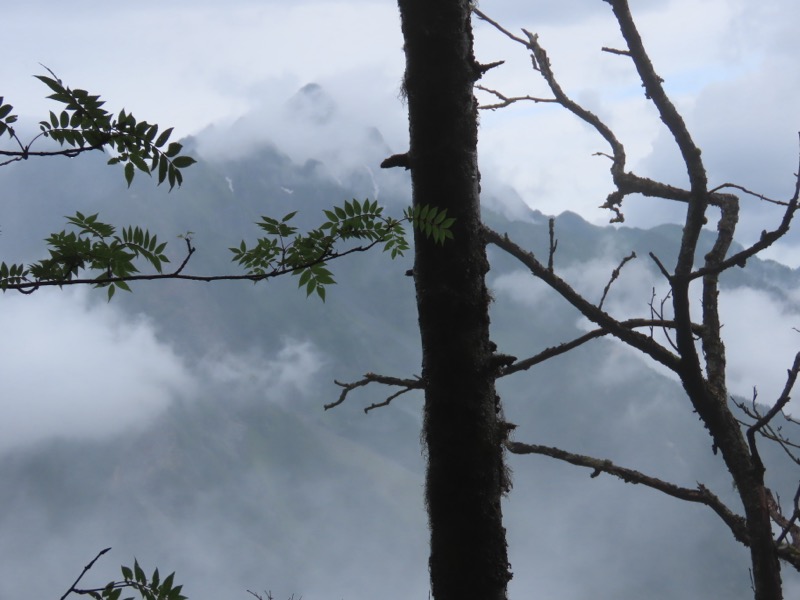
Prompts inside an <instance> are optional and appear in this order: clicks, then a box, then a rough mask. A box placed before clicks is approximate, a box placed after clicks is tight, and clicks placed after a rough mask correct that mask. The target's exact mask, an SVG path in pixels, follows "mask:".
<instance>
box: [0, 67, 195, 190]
mask: <svg viewBox="0 0 800 600" xmlns="http://www.w3.org/2000/svg"><path fill="white" fill-rule="evenodd" d="M45 69H47V67H45ZM47 71H48V72H49V73H50V75H51V76H52V77H48V76H46V75H36V76H35V77H36V78H37V79H38V80H39V81H41V82H42V83H44V84H45V85H46V86H47V87H49V88H50V90H51V91H52V92H53V93H52V94H50V95H49V96H48V98H49V99H51V100H55V101H56V102H59V103H61V104H63V105H64V109H63V110H62V111H61V112H60V113H59V114H56V113H55V112H53V111H50V115H49V118H48V119H46V120H43V121H40V122H39V129H40V133H39V134H38V135H36V136H35V137H34V138H33V139H31V140H30V141H29V142H28V143H24V142H23V141H22V140H21V139H20V138H19V136H18V135H17V132H16V130H15V129H14V127H13V125H14V123H16V121H17V115H15V114H13V109H14V107H13V106H12V105H11V104H4V101H3V97H2V96H0V137H2V136H3V135H5V134H8V136H9V137H10V138H11V139H12V140H13V141H14V142H15V143H16V145H17V146H18V148H17V149H14V150H2V149H0V156H6V157H9V158H8V159H7V160H5V161H4V162H0V166H4V165H7V164H9V163H12V162H15V161H20V160H27V159H28V158H30V157H31V156H67V157H75V156H78V155H79V154H81V153H83V152H88V151H90V150H101V149H108V150H109V152H110V153H111V154H112V156H111V158H110V159H109V160H108V164H111V165H114V164H122V165H123V172H124V175H125V181H126V182H127V183H128V186H130V185H131V183H132V181H133V177H134V174H135V171H136V169H138V170H140V171H142V172H144V173H147V174H148V175H151V174H152V173H156V176H157V179H158V183H159V185H160V184H161V183H163V182H164V181H167V182H168V183H169V187H170V189H172V188H173V187H175V186H176V185H178V186H179V185H180V184H181V183H182V182H183V175H182V173H181V169H184V168H186V167H189V166H191V165H192V164H194V163H195V162H196V161H195V159H194V158H192V157H190V156H186V155H182V154H181V150H182V149H183V145H182V144H180V143H179V142H169V138H170V136H171V135H172V131H173V129H172V128H171V127H170V128H169V129H165V130H164V131H162V132H160V133H159V127H158V125H156V124H152V123H148V122H147V121H137V120H136V118H135V117H134V116H133V115H132V114H130V113H128V112H126V111H125V109H122V110H121V111H120V112H119V113H118V114H117V115H116V117H115V116H114V115H113V114H112V113H110V112H108V111H107V110H106V109H105V108H103V106H104V105H105V101H103V100H101V99H100V96H97V95H94V94H90V93H89V92H87V91H86V90H83V89H72V88H70V87H67V86H65V85H64V83H63V82H62V81H61V80H60V79H59V78H58V77H57V76H56V75H55V73H53V72H52V71H50V69H47ZM40 138H50V139H52V140H54V141H56V142H58V144H59V145H60V146H61V147H62V149H61V150H38V151H34V150H32V149H31V148H32V147H33V145H34V143H35V142H36V141H37V140H39V139H40ZM168 142H169V143H168ZM65 146H66V148H65Z"/></svg>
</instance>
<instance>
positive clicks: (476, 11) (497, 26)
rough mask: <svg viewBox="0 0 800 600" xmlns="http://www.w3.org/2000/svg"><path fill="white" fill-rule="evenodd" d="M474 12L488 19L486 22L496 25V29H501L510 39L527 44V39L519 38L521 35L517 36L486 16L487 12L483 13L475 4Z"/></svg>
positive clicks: (484, 19) (480, 17)
mask: <svg viewBox="0 0 800 600" xmlns="http://www.w3.org/2000/svg"><path fill="white" fill-rule="evenodd" d="M472 12H473V13H474V14H475V16H477V17H478V18H479V19H481V20H482V21H486V22H487V23H489V24H490V25H491V26H492V27H494V28H495V29H497V30H498V31H500V32H501V33H503V34H505V35H506V36H508V37H509V38H510V39H512V40H514V41H515V42H519V43H520V44H522V45H523V46H525V45H526V42H525V40H523V39H522V38H519V37H517V36H515V35H514V34H513V33H511V32H510V31H508V30H507V29H505V28H504V27H503V26H502V25H500V24H499V23H498V22H497V21H494V20H492V19H490V18H489V17H487V16H486V15H485V14H483V13H482V12H481V11H480V10H478V8H477V7H474V6H473V7H472Z"/></svg>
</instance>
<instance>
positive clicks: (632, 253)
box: [597, 251, 636, 309]
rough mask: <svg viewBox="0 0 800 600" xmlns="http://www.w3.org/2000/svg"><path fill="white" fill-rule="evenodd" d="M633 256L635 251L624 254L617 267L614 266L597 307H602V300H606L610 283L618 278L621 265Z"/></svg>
mask: <svg viewBox="0 0 800 600" xmlns="http://www.w3.org/2000/svg"><path fill="white" fill-rule="evenodd" d="M634 258H636V252H633V251H632V252H631V253H630V254H629V255H628V256H626V257H625V258H623V259H622V261H621V262H620V263H619V265H618V266H617V268H616V269H614V270H613V271H612V272H611V279H609V280H608V283H607V284H606V287H605V289H604V290H603V297H602V298H600V304H598V305H597V308H599V309H602V308H603V302H605V301H606V296H608V292H609V290H610V289H611V284H613V283H614V282H615V281H616V280H617V279H618V278H619V274H620V272H621V271H622V267H624V266H625V264H626V263H627V262H628V261H631V260H633V259H634Z"/></svg>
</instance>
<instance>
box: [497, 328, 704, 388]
mask: <svg viewBox="0 0 800 600" xmlns="http://www.w3.org/2000/svg"><path fill="white" fill-rule="evenodd" d="M620 324H621V325H622V326H624V327H628V328H630V329H634V328H638V327H647V328H651V329H652V328H653V327H661V328H664V330H667V329H668V328H670V327H674V326H675V322H674V321H670V320H665V319H628V320H626V321H621V322H620ZM695 327H696V329H697V331H698V333H699V332H700V330H701V327H700V325H696V326H695ZM606 335H610V332H609V331H607V330H605V329H594V330H592V331H590V332H588V333H585V334H583V335H582V336H580V337H577V338H575V339H574V340H570V341H569V342H564V343H562V344H559V345H558V346H551V347H549V348H546V349H545V350H542V351H541V352H539V353H538V354H536V355H534V356H531V357H529V358H525V359H522V360H518V361H515V362H514V363H512V364H510V365H508V366H507V367H505V368H504V369H503V370H502V371H501V372H500V375H499V376H500V377H505V376H506V375H511V374H512V373H517V372H519V371H526V370H528V369H530V368H531V367H534V366H536V365H538V364H540V363H543V362H544V361H546V360H549V359H551V358H554V357H556V356H559V355H561V354H566V353H567V352H569V351H570V350H573V349H575V348H577V347H578V346H582V345H583V344H585V343H586V342H590V341H592V340H596V339H599V338H602V337H604V336H606Z"/></svg>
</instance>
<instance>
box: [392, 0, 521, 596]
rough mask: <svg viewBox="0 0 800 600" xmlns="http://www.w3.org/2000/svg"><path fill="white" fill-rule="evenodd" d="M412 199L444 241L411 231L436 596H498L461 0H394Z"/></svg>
mask: <svg viewBox="0 0 800 600" xmlns="http://www.w3.org/2000/svg"><path fill="white" fill-rule="evenodd" d="M399 6H400V16H401V20H402V28H403V36H404V40H405V54H406V75H405V81H404V91H405V93H406V95H407V99H408V110H409V129H410V136H411V146H410V151H409V155H408V161H407V164H408V166H409V167H410V168H411V175H412V183H413V203H414V205H415V206H425V205H430V206H435V207H437V208H439V209H447V214H448V216H452V217H455V218H456V222H455V224H454V226H453V229H452V231H453V234H454V239H452V240H448V241H447V242H446V243H444V244H443V245H442V244H437V243H435V242H434V241H433V240H432V239H431V238H428V237H426V236H425V234H424V233H422V232H419V231H416V232H415V245H416V257H415V264H414V276H415V283H416V290H417V306H418V310H419V325H420V332H421V335H422V348H423V366H422V375H423V379H424V382H425V423H424V431H423V438H424V443H425V446H426V450H427V459H428V466H427V476H426V501H427V507H428V516H429V525H430V530H431V556H430V572H431V586H432V592H433V597H434V598H435V599H436V600H469V599H471V598H475V599H476V600H477V599H480V600H502V599H504V598H506V586H507V583H508V580H509V579H510V578H511V574H510V571H509V565H508V559H507V551H506V538H505V529H504V528H503V524H502V510H501V497H502V493H503V491H504V486H505V477H504V465H503V446H502V438H503V428H502V424H501V422H500V417H499V399H498V398H497V396H496V394H495V387H494V368H493V364H492V355H493V346H492V344H491V342H490V340H489V295H488V291H487V289H486V285H485V282H484V276H485V274H486V272H487V271H488V262H487V260H486V253H485V244H484V242H483V240H482V239H481V233H480V207H479V174H478V164H477V137H478V124H477V120H478V116H477V105H476V102H475V99H474V96H473V84H474V82H475V80H476V79H477V78H478V76H479V69H478V65H477V64H476V63H475V60H474V56H473V50H472V26H471V23H470V16H471V15H470V6H469V3H468V2H467V0H399Z"/></svg>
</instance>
